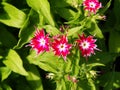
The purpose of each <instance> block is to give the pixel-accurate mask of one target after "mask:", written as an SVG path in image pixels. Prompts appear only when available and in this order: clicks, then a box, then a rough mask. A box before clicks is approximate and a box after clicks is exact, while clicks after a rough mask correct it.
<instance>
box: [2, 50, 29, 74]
mask: <svg viewBox="0 0 120 90" xmlns="http://www.w3.org/2000/svg"><path fill="white" fill-rule="evenodd" d="M3 63H4V64H5V65H6V66H7V67H8V68H9V69H11V70H12V71H13V72H16V73H18V74H20V75H24V76H26V75H28V73H27V72H26V70H25V69H24V67H23V62H22V60H21V58H20V56H19V55H18V54H17V53H16V52H15V51H14V50H12V49H10V50H9V52H8V55H7V56H6V59H5V60H3Z"/></svg>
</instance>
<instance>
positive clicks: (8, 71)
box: [0, 67, 11, 81]
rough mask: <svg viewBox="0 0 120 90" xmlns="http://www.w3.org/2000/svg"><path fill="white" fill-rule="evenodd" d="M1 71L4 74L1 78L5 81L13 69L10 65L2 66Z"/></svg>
mask: <svg viewBox="0 0 120 90" xmlns="http://www.w3.org/2000/svg"><path fill="white" fill-rule="evenodd" d="M0 73H1V76H2V79H1V80H2V81H3V80H5V79H6V78H8V76H9V75H10V74H11V70H10V69H9V68H8V67H0Z"/></svg>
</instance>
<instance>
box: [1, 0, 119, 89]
mask: <svg viewBox="0 0 120 90" xmlns="http://www.w3.org/2000/svg"><path fill="white" fill-rule="evenodd" d="M83 1H85V0H1V1H0V90H116V89H118V88H120V68H119V65H120V61H119V59H120V55H119V54H120V40H119V38H120V17H119V16H120V12H119V8H120V0H100V2H101V3H102V7H101V8H98V9H99V10H98V9H97V10H95V12H94V13H90V11H86V10H85V9H84V5H83ZM88 1H89V0H88ZM93 1H95V0H93ZM97 1H98V0H96V3H97ZM36 29H44V31H45V34H48V35H49V37H50V38H51V42H52V41H53V40H54V38H56V37H57V38H58V37H59V36H64V35H65V37H67V39H68V41H67V40H66V42H67V43H70V44H71V45H72V48H71V49H70V54H68V53H67V54H68V55H66V60H64V58H62V55H63V54H61V56H59V54H58V56H59V57H58V56H57V55H54V53H55V52H53V50H52V48H50V50H49V51H48V52H45V51H44V52H42V53H38V54H37V53H36V51H35V50H34V49H31V47H30V46H29V43H30V40H31V39H32V38H33V37H35V34H34V33H35V32H36ZM83 33H84V34H85V35H86V37H87V36H92V37H94V41H96V40H97V41H96V42H95V43H96V45H97V48H99V49H100V50H98V51H95V53H96V54H93V53H91V54H92V55H91V54H90V55H88V57H87V58H84V57H83V55H82V54H81V53H82V51H80V50H79V46H78V43H77V42H76V40H77V39H79V37H78V34H79V35H81V34H83ZM59 39H60V38H59ZM58 41H59V40H58ZM61 41H62V40H61ZM93 49H96V48H95V47H94V48H93Z"/></svg>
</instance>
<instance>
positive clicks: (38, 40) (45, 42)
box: [28, 29, 49, 54]
mask: <svg viewBox="0 0 120 90" xmlns="http://www.w3.org/2000/svg"><path fill="white" fill-rule="evenodd" d="M48 36H49V35H48V34H47V35H45V32H44V29H41V30H38V29H37V31H36V32H35V34H34V37H33V38H32V39H31V41H30V44H29V45H28V46H31V47H32V49H34V50H36V51H37V54H39V53H41V52H44V51H49V37H48Z"/></svg>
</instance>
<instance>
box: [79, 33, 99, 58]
mask: <svg viewBox="0 0 120 90" xmlns="http://www.w3.org/2000/svg"><path fill="white" fill-rule="evenodd" d="M95 42H96V39H93V36H88V37H85V35H84V34H82V35H81V36H80V35H79V39H78V40H77V43H78V46H79V49H80V50H81V53H82V56H83V57H85V58H87V57H89V56H91V54H95V52H94V50H99V49H98V48H97V45H96V44H95Z"/></svg>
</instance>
